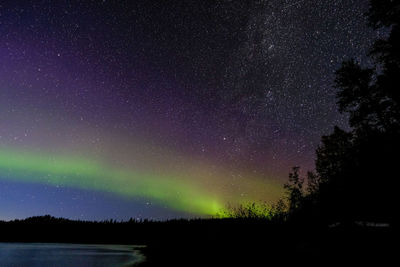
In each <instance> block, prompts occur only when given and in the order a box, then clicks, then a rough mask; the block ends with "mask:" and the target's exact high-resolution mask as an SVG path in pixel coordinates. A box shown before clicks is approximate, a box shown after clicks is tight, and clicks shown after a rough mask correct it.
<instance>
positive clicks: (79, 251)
mask: <svg viewBox="0 0 400 267" xmlns="http://www.w3.org/2000/svg"><path fill="white" fill-rule="evenodd" d="M136 248H137V247H136ZM143 259H144V258H143V256H142V255H141V254H140V253H139V251H138V250H135V246H127V245H126V246H125V245H84V244H51V243H0V266H1V267H25V266H29V267H39V266H40V267H50V266H52V267H54V266H63V267H64V266H74V267H83V266H85V267H91V266H96V267H97V266H101V267H103V266H104V267H106V266H107V267H108V266H112V267H114V266H117V267H118V266H132V265H133V264H135V263H138V262H141V261H142V260H143Z"/></svg>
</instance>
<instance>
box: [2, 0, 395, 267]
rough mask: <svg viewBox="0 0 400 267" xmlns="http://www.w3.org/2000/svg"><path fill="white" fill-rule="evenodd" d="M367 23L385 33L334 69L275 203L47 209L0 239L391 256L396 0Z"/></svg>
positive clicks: (299, 260)
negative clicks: (329, 107)
mask: <svg viewBox="0 0 400 267" xmlns="http://www.w3.org/2000/svg"><path fill="white" fill-rule="evenodd" d="M366 16H368V21H369V25H370V26H371V27H372V28H374V29H380V30H382V31H383V32H386V33H387V34H386V37H385V38H384V39H379V40H376V41H375V43H374V45H373V47H371V50H370V52H369V54H368V55H366V56H367V57H368V58H369V59H370V61H369V63H368V64H365V65H363V64H361V63H360V62H358V61H357V60H355V59H351V60H349V61H346V62H343V64H342V66H341V68H340V69H338V70H337V71H336V79H335V86H336V88H337V103H338V109H339V111H340V112H342V113H345V114H347V115H348V118H349V126H350V128H349V129H346V130H345V129H340V128H339V127H337V126H335V127H334V130H333V132H332V133H331V134H330V135H327V136H323V137H322V139H321V143H320V146H319V147H318V148H317V150H316V162H315V171H312V172H311V171H310V172H308V173H307V174H306V177H302V176H301V174H300V173H301V172H300V167H294V168H293V170H292V172H291V173H290V174H289V180H288V182H287V183H286V184H285V185H284V188H285V189H286V193H287V195H286V198H284V199H282V200H280V201H279V202H278V203H276V204H275V205H273V206H272V207H267V206H263V204H256V203H251V204H249V205H242V206H238V207H230V208H229V209H227V211H225V214H224V215H225V216H222V217H229V218H213V219H191V220H168V221H150V220H140V221H138V220H134V219H131V220H129V221H127V222H117V221H114V220H109V221H102V222H89V221H74V220H68V219H62V218H54V217H51V216H50V215H46V216H40V217H31V218H27V219H25V220H14V221H9V222H4V221H3V222H0V229H1V235H0V241H3V242H4V241H5V242H69V243H119V244H120V243H124V244H138V245H140V244H145V245H146V246H147V247H146V248H144V249H143V250H144V253H145V255H146V256H147V261H146V263H144V265H148V266H150V265H151V266H158V265H161V264H162V265H167V264H169V263H173V264H174V265H175V266H178V265H179V266H214V265H222V266H229V265H232V266H236V265H239V264H241V265H242V266H267V265H269V264H272V263H278V264H281V265H286V264H303V263H305V264H307V265H318V266H321V265H322V266H324V265H331V264H342V263H343V262H351V261H352V262H355V263H358V264H361V263H367V262H368V263H371V261H372V260H376V261H377V263H380V264H381V265H382V264H383V265H384V263H385V262H389V260H390V259H391V258H392V257H393V255H394V247H393V246H392V245H391V242H392V241H394V234H393V233H394V232H395V229H397V227H398V216H397V205H396V204H397V186H396V185H397V180H398V178H399V174H398V163H399V159H400V157H399V151H400V90H399V89H400V88H399V85H400V2H399V1H390V0H371V1H370V9H369V12H368V13H367V14H366Z"/></svg>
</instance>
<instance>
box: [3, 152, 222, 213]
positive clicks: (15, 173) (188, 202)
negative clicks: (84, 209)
mask: <svg viewBox="0 0 400 267" xmlns="http://www.w3.org/2000/svg"><path fill="white" fill-rule="evenodd" d="M0 174H1V175H2V176H3V175H6V176H8V177H12V179H13V180H14V181H15V179H19V180H21V181H29V182H34V183H42V184H50V185H63V186H69V187H76V188H81V189H88V190H98V191H104V192H110V193H114V194H117V195H120V196H126V197H141V198H150V199H152V200H153V201H154V202H155V203H158V204H164V205H166V206H168V207H169V208H172V209H175V210H178V211H184V212H188V213H192V214H197V215H216V214H217V213H219V212H220V211H221V210H222V209H223V208H224V206H223V205H222V203H220V202H219V201H218V200H217V198H216V197H213V196H212V195H210V194H208V193H206V190H203V191H202V190H201V189H199V188H195V187H194V186H191V185H189V184H185V183H183V182H181V181H179V180H177V179H175V177H173V176H166V175H158V174H152V173H150V172H147V173H146V172H132V171H126V170H118V169H113V168H108V167H106V166H105V165H103V164H100V163H98V162H95V161H90V160H86V159H82V158H69V157H62V156H57V157H54V156H46V155H40V154H36V153H35V154H33V153H27V152H22V151H11V150H4V149H1V150H0ZM3 178H4V177H3Z"/></svg>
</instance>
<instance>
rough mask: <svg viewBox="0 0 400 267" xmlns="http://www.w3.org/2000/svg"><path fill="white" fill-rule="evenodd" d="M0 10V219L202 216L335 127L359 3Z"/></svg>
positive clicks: (272, 195) (325, 0)
mask: <svg viewBox="0 0 400 267" xmlns="http://www.w3.org/2000/svg"><path fill="white" fill-rule="evenodd" d="M24 2H25V1H1V3H0V219H2V220H10V219H14V218H24V217H27V216H33V215H44V214H51V215H53V216H57V217H58V216H62V217H67V218H73V219H96V220H101V219H108V218H115V219H118V220H120V219H128V218H130V217H134V218H156V219H165V218H174V217H187V216H209V215H213V214H215V213H216V212H218V211H220V210H221V209H222V208H223V207H224V206H225V205H226V204H227V203H231V204H236V203H244V202H247V201H266V202H267V203H272V202H274V201H276V200H277V199H279V198H280V197H282V196H283V189H282V184H283V183H284V182H285V181H286V180H287V176H288V173H289V171H290V169H291V167H292V166H297V165H299V166H301V167H302V168H303V170H311V169H313V168H314V158H315V154H314V151H315V148H316V147H317V146H318V144H319V141H320V137H321V135H324V134H328V133H330V132H331V131H332V129H333V126H334V125H339V126H341V127H345V128H346V127H347V126H346V121H347V118H346V117H345V116H343V115H340V114H339V113H338V112H337V108H336V104H335V102H336V100H335V89H334V88H333V87H332V84H333V79H334V71H335V70H336V69H337V68H338V67H339V66H340V64H341V62H342V61H343V60H345V59H349V58H352V57H354V58H356V59H357V60H359V61H361V62H363V60H365V59H363V58H360V55H363V54H365V53H366V51H367V49H368V48H369V47H370V45H371V43H372V42H373V39H374V38H376V36H377V34H378V33H375V32H372V30H370V29H369V28H368V27H367V25H366V18H365V17H364V16H363V14H364V13H365V12H366V11H367V8H368V1H367V0H308V1H307V0H305V1H296V0H271V1H266V0H265V1H232V0H221V1H214V0H213V1H211V0H210V1H198V0H192V1H161V0H160V1H148V0H147V1H32V2H30V3H29V2H25V3H24Z"/></svg>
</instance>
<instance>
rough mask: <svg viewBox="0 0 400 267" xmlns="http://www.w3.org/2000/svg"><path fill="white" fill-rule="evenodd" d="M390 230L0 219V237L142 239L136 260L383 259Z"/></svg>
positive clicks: (324, 262)
mask: <svg viewBox="0 0 400 267" xmlns="http://www.w3.org/2000/svg"><path fill="white" fill-rule="evenodd" d="M394 232H395V230H394V228H393V227H371V226H360V225H355V224H351V225H347V226H343V225H337V226H335V227H317V226H315V225H314V226H312V225H310V224H303V225H300V224H298V223H297V224H295V223H278V222H270V221H266V220H249V219H208V220H190V221H188V220H173V221H166V222H150V221H143V222H136V221H131V222H124V223H116V222H102V223H99V222H81V221H70V220H65V219H56V218H53V217H50V216H44V217H36V218H29V219H27V220H23V221H12V222H0V233H1V236H0V241H1V242H50V243H51V242H55V243H81V244H82V243H90V244H95V243H97V244H131V245H146V247H144V248H141V251H142V253H143V254H144V255H145V257H146V261H145V262H144V263H142V264H140V266H277V265H279V266H287V265H308V266H331V265H336V266H341V265H343V264H345V265H348V264H351V263H353V264H355V265H356V266H361V265H362V264H367V263H368V264H371V263H376V264H378V265H379V266H387V265H389V262H390V260H394V259H395V258H394V255H395V252H397V251H395V248H396V246H395V245H393V244H395V243H394V241H395V235H394ZM396 261H397V260H396ZM396 261H395V262H396Z"/></svg>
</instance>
